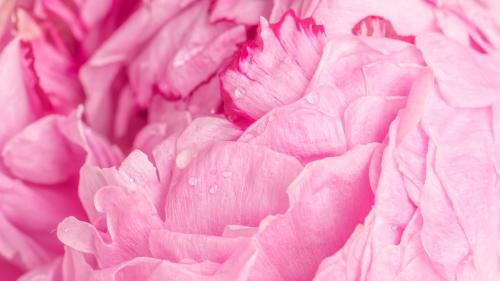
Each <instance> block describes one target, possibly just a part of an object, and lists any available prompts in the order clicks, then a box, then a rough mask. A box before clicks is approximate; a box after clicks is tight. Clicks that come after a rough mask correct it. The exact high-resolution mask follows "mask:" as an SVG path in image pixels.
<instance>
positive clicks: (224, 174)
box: [222, 171, 233, 178]
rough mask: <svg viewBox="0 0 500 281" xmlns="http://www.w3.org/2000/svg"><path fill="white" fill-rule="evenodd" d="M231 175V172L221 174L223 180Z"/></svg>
mask: <svg viewBox="0 0 500 281" xmlns="http://www.w3.org/2000/svg"><path fill="white" fill-rule="evenodd" d="M232 175H233V172H231V171H224V172H222V177H224V178H229V177H230V176H232Z"/></svg>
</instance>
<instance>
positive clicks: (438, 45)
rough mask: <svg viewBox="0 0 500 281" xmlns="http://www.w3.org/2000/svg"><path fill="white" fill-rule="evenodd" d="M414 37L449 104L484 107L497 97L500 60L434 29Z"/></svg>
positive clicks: (499, 84) (499, 86) (499, 83)
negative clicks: (479, 52)
mask: <svg viewBox="0 0 500 281" xmlns="http://www.w3.org/2000/svg"><path fill="white" fill-rule="evenodd" d="M416 41H417V42H416V43H417V46H418V48H419V49H420V50H421V51H422V53H423V55H424V59H425V61H426V62H427V64H428V65H429V66H430V68H431V69H432V71H433V72H434V74H435V76H436V79H437V83H438V85H439V88H440V90H441V94H442V95H443V97H444V99H445V101H446V102H448V103H450V105H452V106H457V107H483V106H488V105H491V104H493V103H494V102H496V101H498V89H499V88H500V82H499V81H498V80H497V79H495V78H494V77H498V76H499V75H500V69H499V68H498V64H499V63H500V62H499V61H498V60H496V59H495V58H494V57H491V56H487V55H481V54H478V53H475V52H471V51H470V49H468V48H466V47H464V46H461V45H459V44H458V43H456V42H454V41H452V40H451V39H448V38H446V37H444V36H442V35H438V34H434V33H429V34H423V35H420V36H418V37H417V40H416ZM463 77H467V79H463Z"/></svg>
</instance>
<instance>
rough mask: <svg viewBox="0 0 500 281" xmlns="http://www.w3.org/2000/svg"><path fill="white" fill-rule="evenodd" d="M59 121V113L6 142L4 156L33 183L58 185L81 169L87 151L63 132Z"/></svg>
mask: <svg viewBox="0 0 500 281" xmlns="http://www.w3.org/2000/svg"><path fill="white" fill-rule="evenodd" d="M58 121H60V117H59V118H58V117H56V116H48V117H46V118H43V119H40V120H39V121H37V122H35V123H32V124H30V125H29V126H27V127H26V128H25V129H24V130H23V131H22V132H20V133H19V134H18V135H16V136H14V137H13V138H12V139H11V140H10V141H9V142H8V143H7V144H6V145H5V147H4V148H3V150H2V157H3V160H4V163H5V165H6V166H7V167H8V168H9V170H10V171H11V172H12V173H13V174H14V175H16V176H17V177H19V178H21V179H23V180H26V181H30V182H33V183H38V184H56V183H61V182H64V181H67V180H68V179H70V178H71V177H72V176H74V175H75V174H76V173H77V172H78V169H79V168H80V166H81V165H82V164H83V162H84V160H85V153H84V151H83V150H82V149H81V148H80V147H78V146H77V145H75V144H74V143H72V142H70V141H68V140H67V139H66V138H65V136H64V135H63V134H61V132H60V129H59V127H58Z"/></svg>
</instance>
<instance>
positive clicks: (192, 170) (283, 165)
mask: <svg viewBox="0 0 500 281" xmlns="http://www.w3.org/2000/svg"><path fill="white" fill-rule="evenodd" d="M301 168H302V166H301V165H300V164H299V163H298V161H297V160H295V159H294V158H292V157H289V156H286V155H283V154H280V153H277V152H273V151H271V150H268V149H266V148H264V147H260V146H256V145H249V144H243V143H234V142H219V143H217V144H215V145H214V146H213V147H212V148H210V149H208V150H207V151H205V152H204V153H202V154H200V155H199V156H198V157H197V158H196V159H195V161H192V162H191V164H190V165H189V166H188V167H187V168H186V169H184V170H181V171H180V172H179V174H178V175H177V176H176V177H175V178H174V180H173V181H172V185H171V187H170V191H169V193H168V196H167V202H166V205H165V212H166V226H167V228H168V229H170V230H172V231H178V232H184V233H186V232H188V233H203V234H221V233H222V231H223V229H224V227H225V226H226V225H228V224H243V225H249V226H255V225H257V224H258V223H259V221H260V220H261V219H262V218H263V217H264V216H266V215H268V214H275V213H279V212H283V211H284V210H285V209H286V208H287V206H288V199H287V196H286V193H285V189H286V187H287V186H288V184H289V183H290V182H291V181H292V179H293V178H294V177H295V176H296V175H297V174H298V172H299V171H300V170H301ZM228 210H231V211H228Z"/></svg>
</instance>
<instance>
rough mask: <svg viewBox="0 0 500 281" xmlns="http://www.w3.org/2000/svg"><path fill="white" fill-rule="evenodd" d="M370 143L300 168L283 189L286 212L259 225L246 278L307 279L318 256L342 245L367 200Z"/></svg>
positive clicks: (366, 208) (369, 200)
mask: <svg viewBox="0 0 500 281" xmlns="http://www.w3.org/2000/svg"><path fill="white" fill-rule="evenodd" d="M375 147H376V145H373V144H372V145H368V146H358V147H356V148H354V149H353V150H350V151H349V152H347V153H346V154H344V155H342V156H339V157H332V158H325V159H322V160H319V161H315V162H312V163H310V164H308V165H307V166H306V167H305V168H304V171H303V172H302V173H301V174H300V175H299V176H298V177H297V179H296V180H295V181H294V183H293V184H292V185H291V186H290V188H289V193H290V197H291V200H292V205H291V208H290V209H289V210H288V212H287V213H285V214H283V215H277V216H275V217H270V218H268V219H267V220H265V221H263V222H262V223H261V226H260V228H261V232H260V233H259V234H257V237H258V238H257V239H258V243H259V251H260V252H259V253H258V254H257V262H256V264H255V266H254V270H253V271H252V278H251V280H311V278H312V277H313V275H314V273H315V271H316V269H317V266H318V265H319V263H320V262H321V260H322V259H323V258H325V257H326V256H328V255H330V254H332V253H334V252H336V251H337V250H338V249H340V247H342V245H343V244H344V242H345V241H346V240H347V239H348V238H349V236H350V234H351V232H352V231H353V230H354V227H355V226H356V224H358V223H360V222H361V221H362V220H363V218H364V217H365V216H366V214H367V213H368V211H369V210H370V208H371V204H372V202H373V196H372V194H371V189H370V186H369V181H368V167H369V162H370V158H371V155H372V152H373V150H374V148H375ZM271 268H274V269H271ZM273 271H275V272H274V273H273V274H277V275H276V277H274V278H273V277H272V276H273V275H272V274H271V273H270V272H273Z"/></svg>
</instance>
